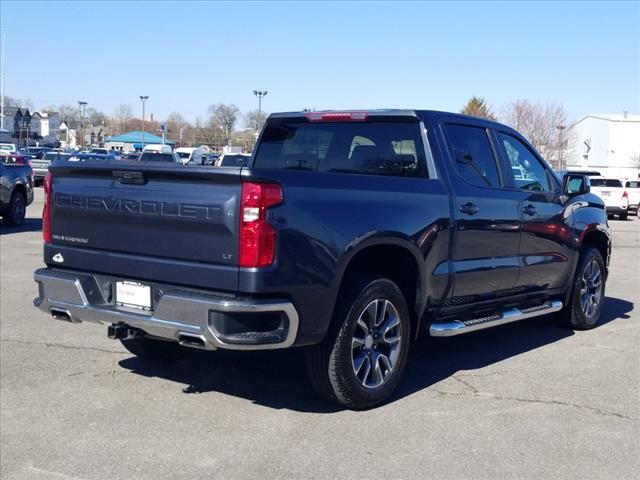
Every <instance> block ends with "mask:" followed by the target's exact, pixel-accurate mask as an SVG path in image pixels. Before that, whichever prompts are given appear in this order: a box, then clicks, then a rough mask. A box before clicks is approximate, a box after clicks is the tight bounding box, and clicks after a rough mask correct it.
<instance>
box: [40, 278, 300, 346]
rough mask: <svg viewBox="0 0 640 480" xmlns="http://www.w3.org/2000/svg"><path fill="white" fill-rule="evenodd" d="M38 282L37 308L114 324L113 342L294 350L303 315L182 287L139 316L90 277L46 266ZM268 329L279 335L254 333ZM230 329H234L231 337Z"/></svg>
mask: <svg viewBox="0 0 640 480" xmlns="http://www.w3.org/2000/svg"><path fill="white" fill-rule="evenodd" d="M34 279H35V281H36V282H37V283H38V285H39V296H38V298H36V299H35V300H34V302H33V303H34V305H35V306H36V307H38V308H39V309H40V310H42V311H44V312H46V313H48V314H50V315H51V316H52V317H53V318H54V319H56V320H65V321H67V322H72V323H80V322H94V323H102V324H107V325H110V327H109V329H108V335H109V338H113V339H128V338H132V337H134V336H137V335H140V334H142V335H144V334H147V335H150V336H153V337H158V338H164V339H167V340H173V341H176V342H178V343H180V345H183V346H185V347H191V348H201V349H205V350H215V349H218V348H227V349H234V350H264V349H273V348H287V347H290V346H291V345H293V343H294V341H295V339H296V335H297V333H298V322H299V321H298V313H297V311H296V309H295V307H294V306H293V304H292V303H291V302H289V301H287V300H280V299H255V298H253V299H252V298H233V299H230V298H224V297H220V296H216V295H215V294H214V293H210V292H209V293H205V292H203V293H194V292H189V291H183V290H180V289H179V287H176V288H175V289H174V290H168V291H167V290H165V291H162V292H161V294H160V295H159V298H158V299H157V303H156V305H155V308H154V310H153V311H152V312H142V311H140V312H138V311H132V310H130V309H123V308H118V307H117V306H116V305H114V303H113V301H111V302H107V301H106V300H105V299H104V298H103V297H102V296H101V295H100V294H99V293H98V290H99V289H98V288H97V286H96V282H95V279H94V278H93V277H92V276H91V275H88V274H87V275H84V274H76V273H71V272H70V273H67V272H61V271H56V270H50V269H47V268H42V269H40V270H37V271H36V272H35V273H34ZM247 318H249V319H250V321H247ZM214 319H217V321H214ZM274 319H275V320H274ZM243 321H244V323H243ZM276 323H278V324H277V325H276ZM229 325H230V326H231V327H229ZM265 325H266V326H267V328H271V326H273V331H272V332H268V331H267V332H262V331H251V330H252V328H256V329H258V328H260V327H263V328H264V327H265ZM224 327H229V328H232V329H234V330H233V332H232V333H231V334H230V333H229V332H227V331H225V330H224Z"/></svg>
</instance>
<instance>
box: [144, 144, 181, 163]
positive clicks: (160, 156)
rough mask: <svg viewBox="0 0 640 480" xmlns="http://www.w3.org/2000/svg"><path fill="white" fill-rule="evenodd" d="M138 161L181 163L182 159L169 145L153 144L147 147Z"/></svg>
mask: <svg viewBox="0 0 640 480" xmlns="http://www.w3.org/2000/svg"><path fill="white" fill-rule="evenodd" d="M138 161H140V162H171V163H180V158H179V157H178V156H177V155H176V154H175V153H173V149H172V148H171V147H170V146H169V145H159V144H151V145H145V147H144V148H143V149H142V155H140V158H139V159H138Z"/></svg>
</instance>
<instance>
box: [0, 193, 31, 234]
mask: <svg viewBox="0 0 640 480" xmlns="http://www.w3.org/2000/svg"><path fill="white" fill-rule="evenodd" d="M26 212H27V201H26V199H25V198H24V195H23V194H22V192H13V194H12V195H11V200H10V201H9V207H8V209H7V212H6V213H5V214H4V216H3V217H2V219H3V221H4V223H6V224H7V225H11V226H14V227H18V226H20V225H22V224H23V223H24V217H25V214H26Z"/></svg>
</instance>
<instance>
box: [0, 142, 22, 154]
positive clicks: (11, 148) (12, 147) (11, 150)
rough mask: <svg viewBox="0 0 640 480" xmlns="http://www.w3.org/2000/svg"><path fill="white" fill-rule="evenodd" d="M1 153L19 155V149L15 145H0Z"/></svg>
mask: <svg viewBox="0 0 640 480" xmlns="http://www.w3.org/2000/svg"><path fill="white" fill-rule="evenodd" d="M0 151H5V152H9V153H18V147H16V144H15V143H0Z"/></svg>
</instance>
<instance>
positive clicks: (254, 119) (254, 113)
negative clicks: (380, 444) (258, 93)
mask: <svg viewBox="0 0 640 480" xmlns="http://www.w3.org/2000/svg"><path fill="white" fill-rule="evenodd" d="M267 116H268V114H267V113H265V112H262V111H259V110H250V111H248V112H247V113H246V114H245V115H244V124H245V127H247V128H251V129H253V130H255V131H259V130H260V129H261V128H262V125H264V122H265V121H266V120H267Z"/></svg>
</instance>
